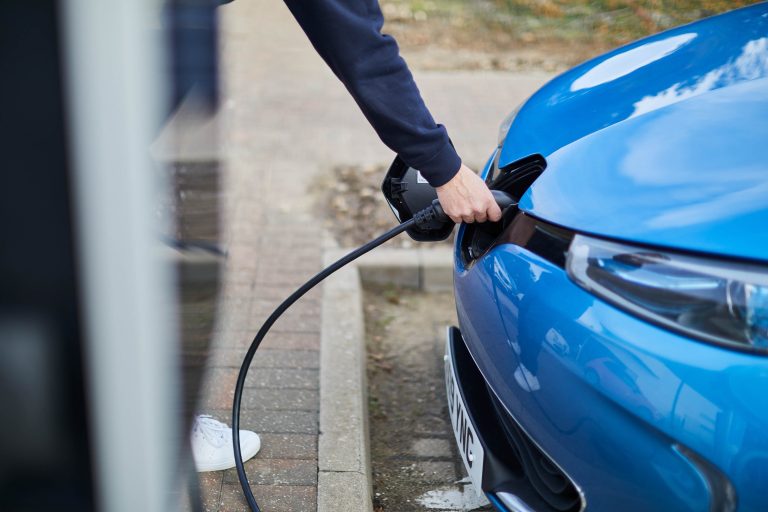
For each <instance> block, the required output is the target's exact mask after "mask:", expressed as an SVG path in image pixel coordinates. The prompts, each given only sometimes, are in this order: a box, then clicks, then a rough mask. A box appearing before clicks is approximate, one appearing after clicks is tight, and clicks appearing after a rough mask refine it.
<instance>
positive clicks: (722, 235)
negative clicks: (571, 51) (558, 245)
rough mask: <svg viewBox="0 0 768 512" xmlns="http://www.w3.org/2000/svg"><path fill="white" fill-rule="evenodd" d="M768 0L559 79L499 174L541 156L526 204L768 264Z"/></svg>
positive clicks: (621, 231)
mask: <svg viewBox="0 0 768 512" xmlns="http://www.w3.org/2000/svg"><path fill="white" fill-rule="evenodd" d="M766 77H768V4H760V5H757V6H753V7H750V8H745V9H739V10H736V11H732V12H730V13H727V14H724V15H721V16H717V17H713V18H709V19H707V20H703V21H701V22H698V23H694V24H691V25H687V26H683V27H680V28H678V29H675V30H672V31H668V32H665V33H662V34H658V35H656V36H654V37H651V38H647V39H645V40H642V41H639V42H637V43H634V44H631V45H628V46H626V47H624V48H621V49H619V50H616V51H614V52H611V53H609V54H607V55H605V56H602V57H598V58H597V59H594V60H592V61H590V62H587V63H585V64H583V65H581V66H578V67H576V68H574V69H572V70H571V71H569V72H567V73H565V74H563V75H561V76H559V77H557V78H555V79H554V80H552V81H551V82H550V83H549V84H547V85H545V86H544V87H543V88H542V89H540V90H539V91H538V92H537V93H536V94H534V96H532V97H531V99H529V100H528V101H527V102H526V103H525V104H524V105H523V106H522V108H521V109H520V111H519V112H518V114H517V117H516V119H515V120H514V122H513V124H512V126H511V128H510V130H509V133H508V135H507V137H506V139H505V141H504V143H503V146H502V150H501V154H500V157H499V166H500V167H504V166H505V165H508V164H510V163H512V162H514V161H516V160H518V159H521V158H524V157H527V156H530V155H532V154H540V155H542V156H544V157H545V159H546V160H547V169H546V171H545V172H544V173H543V174H542V176H541V177H540V178H539V179H538V180H537V181H536V182H535V183H534V184H533V185H532V187H531V188H530V189H529V191H528V192H527V193H526V195H525V196H524V197H523V198H522V201H521V208H522V209H523V210H525V211H528V212H529V213H531V214H533V215H535V216H537V217H540V218H542V219H544V220H547V221H550V222H553V223H556V224H559V225H562V226H565V227H568V228H571V229H573V230H576V231H580V232H585V233H592V234H595V235H600V236H605V237H610V238H616V239H624V240H628V241H633V242H638V243H644V244H649V245H657V246H666V247H670V248H678V249H684V250H689V251H700V252H707V253H715V254H722V255H725V256H732V257H737V258H750V259H759V260H766V259H768V238H767V237H768V230H766V229H765V226H768V78H766Z"/></svg>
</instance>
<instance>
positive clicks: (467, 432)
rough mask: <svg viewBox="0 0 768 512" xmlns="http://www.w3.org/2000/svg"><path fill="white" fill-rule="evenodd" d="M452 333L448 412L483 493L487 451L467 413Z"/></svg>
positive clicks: (461, 450)
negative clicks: (455, 365)
mask: <svg viewBox="0 0 768 512" xmlns="http://www.w3.org/2000/svg"><path fill="white" fill-rule="evenodd" d="M450 340H451V333H450V331H449V333H448V340H447V342H446V346H445V391H446V394H447V395H448V412H449V414H450V416H451V426H452V427H453V435H454V436H455V437H456V444H457V445H458V447H459V453H461V459H462V460H463V461H464V467H465V468H467V473H469V478H470V480H472V485H473V486H474V488H475V491H476V492H477V494H478V495H483V490H482V481H483V460H484V459H485V453H484V452H483V447H482V445H481V444H480V440H479V438H478V437H477V431H476V430H475V426H474V425H473V424H472V420H470V418H469V414H467V407H466V404H465V402H464V397H463V396H462V394H461V389H459V386H458V384H457V379H456V369H455V368H454V366H453V354H452V353H451V343H450Z"/></svg>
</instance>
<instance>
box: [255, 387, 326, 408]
mask: <svg viewBox="0 0 768 512" xmlns="http://www.w3.org/2000/svg"><path fill="white" fill-rule="evenodd" d="M319 406H320V396H319V392H318V390H316V389H265V388H247V389H246V391H245V393H243V402H242V407H243V408H244V409H257V410H262V411H317V410H318V409H319Z"/></svg>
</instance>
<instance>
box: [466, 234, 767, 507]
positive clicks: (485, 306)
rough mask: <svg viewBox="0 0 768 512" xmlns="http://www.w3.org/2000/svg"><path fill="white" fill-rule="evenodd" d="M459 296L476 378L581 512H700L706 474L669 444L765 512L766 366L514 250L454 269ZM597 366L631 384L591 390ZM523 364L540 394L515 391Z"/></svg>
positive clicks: (506, 248)
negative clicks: (646, 317)
mask: <svg viewBox="0 0 768 512" xmlns="http://www.w3.org/2000/svg"><path fill="white" fill-rule="evenodd" d="M459 264H460V263H459ZM455 285H456V299H457V300H456V302H457V310H458V315H459V323H460V326H461V330H462V336H463V337H464V339H465V341H466V343H467V347H468V348H469V350H470V353H471V354H472V356H473V358H474V359H475V361H476V362H477V364H478V367H479V368H480V369H481V371H482V373H483V375H484V376H485V378H486V380H487V381H488V382H489V383H490V384H491V386H492V388H493V390H494V392H495V393H496V394H497V395H498V396H499V398H500V399H501V401H502V402H503V403H504V405H505V406H506V407H507V409H508V410H509V411H510V413H512V414H513V416H515V418H516V419H517V420H518V421H519V422H520V424H521V425H522V427H523V428H524V429H526V431H527V432H528V433H529V434H530V435H531V436H532V437H533V438H534V439H535V440H536V441H537V442H538V443H539V444H540V445H541V446H542V447H543V448H544V449H545V451H546V452H547V453H549V454H550V456H552V457H553V459H554V460H555V461H557V462H558V464H560V465H561V466H562V467H563V469H564V470H565V471H566V473H568V474H569V475H570V476H571V477H572V478H573V479H574V481H575V482H576V483H577V484H578V485H579V486H581V487H582V489H583V490H584V492H585V495H586V498H587V503H588V508H587V510H592V511H603V510H605V511H612V510H618V509H621V510H624V511H634V510H637V511H641V510H650V509H656V510H675V511H688V510H690V511H701V510H707V509H708V507H707V500H708V492H707V490H706V485H705V483H704V481H703V479H702V476H701V475H700V474H699V472H698V471H697V470H696V469H695V468H694V467H693V466H691V465H690V464H688V463H687V462H686V460H685V459H683V458H682V457H680V455H679V454H678V453H677V452H676V451H675V450H674V448H673V444H674V443H675V442H677V443H681V444H683V445H684V446H687V447H689V448H690V449H692V450H694V451H695V452H697V453H698V454H700V455H701V456H703V457H704V458H705V459H707V460H709V461H710V462H712V463H714V464H715V465H716V466H717V467H718V468H720V469H721V470H722V471H723V472H724V473H725V474H727V475H728V477H729V478H730V479H731V481H732V482H733V485H734V486H735V488H736V489H737V492H738V496H739V503H740V506H741V508H740V510H748V511H758V510H765V508H764V507H765V503H766V498H765V496H764V492H763V491H764V489H766V488H768V487H767V486H768V471H766V469H768V395H767V394H766V393H765V390H766V389H768V360H766V358H765V357H760V356H754V355H749V354H745V353H740V352H734V351H729V350H726V349H723V348H720V347H716V346H712V345H707V344H704V343H701V342H698V341H695V340H690V339H687V338H684V337H681V336H678V335H676V334H674V333H671V332H668V331H665V330H663V329H661V328H659V327H656V326H653V325H650V324H647V323H645V322H643V321H642V320H639V319H636V318H634V317H630V316H628V315H627V314H626V313H624V312H623V311H621V310H618V309H616V308H614V307H613V306H611V305H608V304H606V303H604V302H603V301H601V300H599V299H597V298H595V297H594V296H592V295H591V294H589V293H588V292H586V291H584V290H583V289H581V288H579V287H578V286H576V285H575V284H573V283H572V282H571V281H570V280H569V278H568V277H567V275H566V274H565V272H564V271H563V270H562V269H561V268H559V267H556V266H555V265H553V264H552V263H550V262H548V261H546V260H543V259H541V258H540V257H538V256H537V255H535V254H532V253H530V252H528V251H527V250H525V249H523V248H520V247H517V246H514V245H510V244H506V245H502V246H499V247H497V248H496V249H494V250H492V251H491V252H490V253H488V254H487V255H486V256H485V257H484V258H482V259H481V260H480V261H479V262H477V264H475V265H474V266H472V267H471V268H469V269H465V270H459V272H458V273H457V275H456V283H455ZM604 360H609V361H611V362H612V363H613V366H612V368H611V370H612V371H614V372H616V373H618V374H619V375H618V376H619V377H620V378H623V379H624V380H631V381H632V382H634V386H632V387H626V388H620V387H616V386H608V385H606V384H605V383H604V382H603V381H602V380H597V381H595V380H594V379H590V378H589V373H590V372H589V370H590V368H591V364H592V363H593V362H595V361H604ZM520 364H523V365H525V366H526V368H527V369H528V370H529V371H530V372H531V373H532V374H533V375H535V376H536V378H537V379H538V384H539V389H538V390H536V391H533V392H529V391H526V390H525V388H524V387H522V386H521V385H520V384H519V383H518V381H517V379H516V378H515V376H514V373H515V369H516V368H517V366H518V365H520ZM628 390H629V391H630V392H631V394H634V395H637V396H636V397H633V398H634V399H631V398H630V397H628V396H627V395H628V392H627V391H628Z"/></svg>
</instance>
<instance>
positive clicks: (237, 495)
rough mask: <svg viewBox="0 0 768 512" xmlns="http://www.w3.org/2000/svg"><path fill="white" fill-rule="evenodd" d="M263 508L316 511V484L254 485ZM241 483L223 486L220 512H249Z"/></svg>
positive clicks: (284, 511)
mask: <svg viewBox="0 0 768 512" xmlns="http://www.w3.org/2000/svg"><path fill="white" fill-rule="evenodd" d="M251 489H252V490H253V494H254V496H256V499H257V500H258V502H259V506H261V508H262V510H264V511H268V512H315V511H316V510H317V501H316V499H317V492H316V489H315V487H314V486H306V485H303V486H299V485H269V486H264V485H252V486H251ZM249 511H250V509H249V508H248V504H247V503H246V501H245V498H244V497H243V491H242V489H241V488H240V485H239V484H235V483H226V484H224V485H223V486H222V488H221V508H219V512H249Z"/></svg>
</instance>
